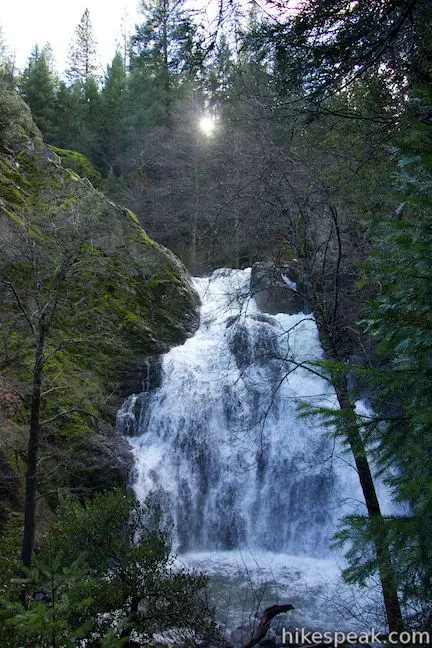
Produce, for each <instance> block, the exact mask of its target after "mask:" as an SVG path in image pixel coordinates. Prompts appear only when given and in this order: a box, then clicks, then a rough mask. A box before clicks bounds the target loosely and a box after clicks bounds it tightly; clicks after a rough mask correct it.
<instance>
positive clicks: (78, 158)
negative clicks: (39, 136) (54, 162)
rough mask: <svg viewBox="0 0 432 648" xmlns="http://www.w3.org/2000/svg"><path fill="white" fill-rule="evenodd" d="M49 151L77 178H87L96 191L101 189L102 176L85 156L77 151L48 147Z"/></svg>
mask: <svg viewBox="0 0 432 648" xmlns="http://www.w3.org/2000/svg"><path fill="white" fill-rule="evenodd" d="M50 149H51V150H52V151H53V152H54V153H55V154H56V155H58V156H59V158H60V160H61V162H62V165H63V166H64V167H65V168H67V169H70V170H71V171H74V172H75V173H76V174H77V176H78V177H81V178H87V179H88V180H90V182H91V183H92V184H93V185H94V186H95V187H97V188H98V189H101V188H102V176H101V174H100V173H99V171H97V170H96V169H95V168H94V166H93V165H92V164H91V162H90V161H89V160H88V159H87V158H86V156H85V155H83V154H82V153H79V152H78V151H71V150H69V149H62V148H58V147H57V146H50ZM72 177H73V176H72Z"/></svg>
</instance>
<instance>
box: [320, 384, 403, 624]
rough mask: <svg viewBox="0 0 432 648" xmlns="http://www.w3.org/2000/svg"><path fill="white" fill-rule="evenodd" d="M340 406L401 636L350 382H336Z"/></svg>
mask: <svg viewBox="0 0 432 648" xmlns="http://www.w3.org/2000/svg"><path fill="white" fill-rule="evenodd" d="M332 382H333V385H334V388H335V391H336V395H337V398H338V402H339V406H340V408H341V409H342V410H343V411H344V416H345V417H346V419H345V420H346V421H347V428H346V438H347V440H348V442H349V444H350V447H351V451H352V453H353V455H354V461H355V465H356V468H357V473H358V476H359V480H360V485H361V488H362V491H363V496H364V498H365V502H366V509H367V512H368V516H369V519H370V520H371V521H372V524H373V525H374V544H375V550H376V554H377V559H378V570H379V576H380V581H381V586H382V591H383V598H384V605H385V609H386V615H387V622H388V626H389V630H390V632H400V631H401V630H402V628H403V619H402V613H401V609H400V605H399V599H398V593H397V587H396V581H395V577H394V570H393V565H392V562H391V556H390V551H389V548H388V542H387V530H386V527H385V520H384V518H383V515H382V513H381V507H380V505H379V501H378V496H377V492H376V488H375V484H374V480H373V477H372V473H371V470H370V466H369V461H368V458H367V456H366V449H365V446H364V443H363V439H362V437H361V434H360V430H359V427H358V424H357V420H356V413H355V411H354V407H353V405H352V403H351V400H350V398H349V392H348V385H347V383H346V378H345V377H344V378H342V379H338V380H337V379H336V380H333V381H332Z"/></svg>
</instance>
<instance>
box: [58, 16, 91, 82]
mask: <svg viewBox="0 0 432 648" xmlns="http://www.w3.org/2000/svg"><path fill="white" fill-rule="evenodd" d="M97 69H98V66H97V62H96V43H95V40H94V36H93V27H92V24H91V20H90V12H89V10H88V9H86V10H85V11H84V13H83V15H82V17H81V20H80V22H79V23H78V25H77V27H76V29H75V33H74V38H73V40H72V42H71V46H70V52H69V68H68V69H67V71H66V74H67V77H68V79H69V81H70V82H71V83H74V82H79V83H82V84H84V83H85V82H86V81H88V80H89V79H90V78H91V77H95V76H96V74H97Z"/></svg>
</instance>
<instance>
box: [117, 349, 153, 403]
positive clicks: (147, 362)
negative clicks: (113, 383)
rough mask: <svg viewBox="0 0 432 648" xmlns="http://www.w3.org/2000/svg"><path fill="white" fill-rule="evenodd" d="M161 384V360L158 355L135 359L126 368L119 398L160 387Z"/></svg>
mask: <svg viewBox="0 0 432 648" xmlns="http://www.w3.org/2000/svg"><path fill="white" fill-rule="evenodd" d="M161 382H162V359H161V356H160V355H156V356H146V357H144V358H139V359H137V361H136V363H134V364H133V365H130V366H128V367H126V369H125V377H124V379H123V382H122V384H121V386H120V389H119V396H121V397H124V398H127V397H128V396H130V395H131V394H140V393H141V392H148V391H150V390H152V389H156V388H157V387H160V385H161Z"/></svg>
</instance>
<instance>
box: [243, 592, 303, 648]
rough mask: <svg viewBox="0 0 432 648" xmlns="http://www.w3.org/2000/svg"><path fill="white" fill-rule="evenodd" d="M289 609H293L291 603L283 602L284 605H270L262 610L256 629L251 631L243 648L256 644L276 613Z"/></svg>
mask: <svg viewBox="0 0 432 648" xmlns="http://www.w3.org/2000/svg"><path fill="white" fill-rule="evenodd" d="M289 610H294V606H293V605H291V603H285V604H284V605H272V606H270V607H268V608H266V609H265V610H264V614H263V615H262V617H261V619H260V622H259V624H258V627H257V629H256V630H255V632H254V633H253V635H252V637H251V639H250V640H249V641H248V643H247V644H245V646H244V648H253V646H256V645H257V644H258V643H259V642H260V641H261V640H262V639H264V637H265V636H266V634H267V632H268V631H269V629H270V621H271V620H272V619H274V617H275V616H277V615H278V614H282V613H283V612H288V611H289Z"/></svg>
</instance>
